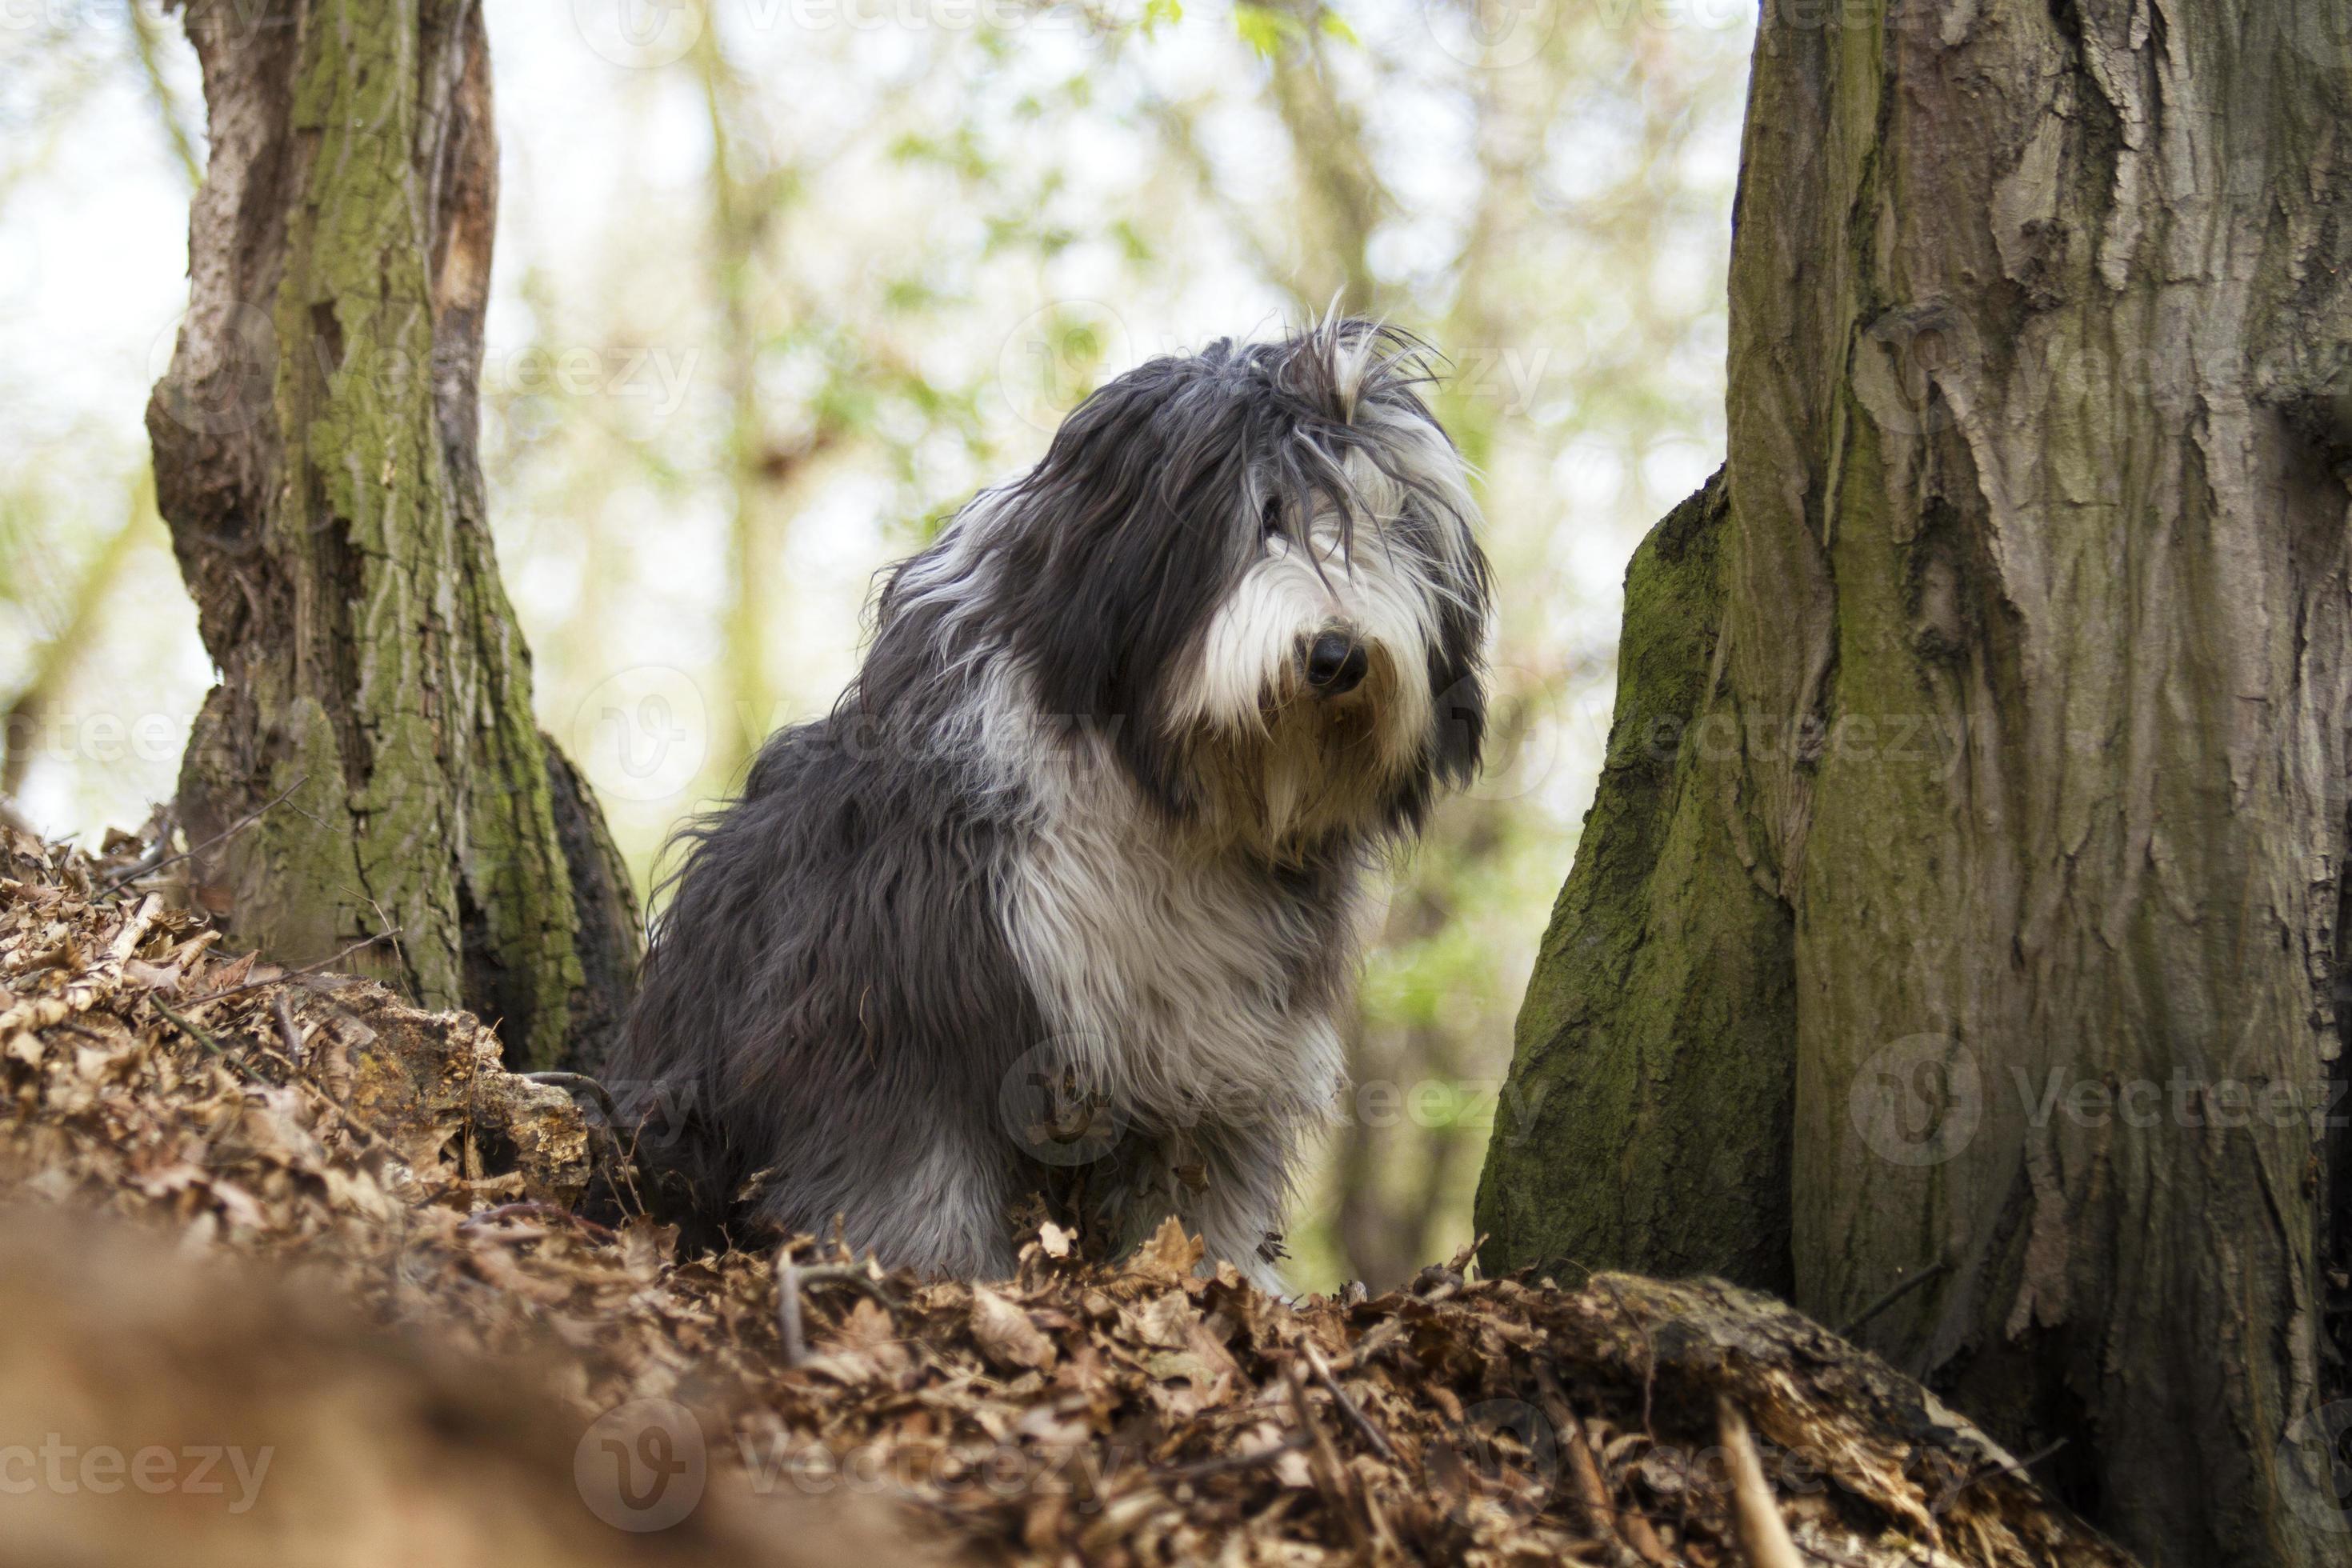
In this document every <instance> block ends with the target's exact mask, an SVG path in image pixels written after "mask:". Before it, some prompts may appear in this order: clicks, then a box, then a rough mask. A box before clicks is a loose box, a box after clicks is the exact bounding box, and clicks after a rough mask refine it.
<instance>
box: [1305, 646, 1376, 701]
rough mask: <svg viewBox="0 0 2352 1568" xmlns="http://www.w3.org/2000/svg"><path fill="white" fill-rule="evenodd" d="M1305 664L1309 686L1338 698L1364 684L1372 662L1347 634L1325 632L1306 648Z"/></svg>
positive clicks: (1325, 694) (1327, 695)
mask: <svg viewBox="0 0 2352 1568" xmlns="http://www.w3.org/2000/svg"><path fill="white" fill-rule="evenodd" d="M1306 662H1307V685H1309V686H1311V687H1313V688H1314V689H1316V690H1318V691H1319V692H1321V693H1322V694H1323V695H1324V696H1326V697H1337V696H1339V695H1340V694H1341V693H1343V692H1348V691H1353V690H1354V689H1356V688H1357V687H1358V686H1360V685H1361V684H1362V683H1363V679H1364V670H1365V668H1367V667H1368V666H1369V665H1370V663H1371V660H1370V659H1369V658H1366V657H1365V654H1364V650H1363V647H1362V646H1361V645H1360V644H1359V643H1358V642H1357V641H1356V639H1355V638H1353V637H1349V635H1348V634H1347V633H1345V632H1325V633H1324V634H1323V635H1322V636H1320V637H1317V638H1316V639H1315V641H1314V642H1313V644H1311V645H1310V646H1309V647H1307V661H1306Z"/></svg>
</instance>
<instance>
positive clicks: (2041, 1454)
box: [1927, 1437, 2066, 1514]
mask: <svg viewBox="0 0 2352 1568" xmlns="http://www.w3.org/2000/svg"><path fill="white" fill-rule="evenodd" d="M2065 1446H2066V1439H2065V1438H2063V1437H2061V1438H2059V1439H2058V1440H2057V1441H2056V1442H2053V1443H2049V1444H2046V1445H2044V1446H2043V1447H2039V1448H2036V1449H2035V1450H2034V1451H2033V1452H2032V1453H2031V1454H2028V1455H2026V1456H2025V1458H2021V1459H2015V1460H2011V1459H2006V1458H2002V1459H1995V1460H1993V1461H1992V1462H1991V1463H1990V1464H1988V1465H1985V1466H1982V1467H1980V1468H1978V1469H1975V1470H1972V1471H1970V1472H1969V1474H1968V1476H1967V1477H1966V1478H1965V1479H1962V1480H1961V1482H1960V1484H1959V1485H1958V1486H1956V1487H1954V1488H1953V1489H1951V1490H1950V1491H1948V1492H1947V1493H1946V1494H1945V1495H1944V1497H1943V1500H1941V1501H1939V1502H1937V1504H1936V1505H1935V1506H1934V1507H1932V1508H1930V1509H1929V1510H1927V1511H1928V1512H1929V1513H1933V1514H1940V1513H1942V1512H1943V1511H1944V1510H1946V1509H1948V1508H1949V1507H1951V1506H1952V1504H1954V1503H1955V1502H1958V1500H1959V1498H1960V1494H1961V1493H1962V1492H1964V1491H1967V1490H1968V1489H1969V1488H1970V1487H1973V1486H1978V1485H1980V1484H1981V1483H1983V1482H1985V1481H1989V1480H1990V1479H1992V1478H1993V1477H1995V1476H2015V1477H2016V1478H2017V1479H2019V1480H2021V1481H2026V1482H2031V1481H2032V1479H2033V1478H2032V1476H2031V1475H2029V1474H2028V1473H2027V1472H2028V1471H2030V1470H2031V1469H2032V1468H2033V1467H2034V1466H2036V1465H2038V1464H2040V1463H2041V1462H2042V1460H2044V1459H2046V1458H2049V1457H2050V1456H2051V1455H2053V1454H2054V1453H2056V1452H2057V1451H2058V1450H2059V1449H2061V1448H2063V1447H2065Z"/></svg>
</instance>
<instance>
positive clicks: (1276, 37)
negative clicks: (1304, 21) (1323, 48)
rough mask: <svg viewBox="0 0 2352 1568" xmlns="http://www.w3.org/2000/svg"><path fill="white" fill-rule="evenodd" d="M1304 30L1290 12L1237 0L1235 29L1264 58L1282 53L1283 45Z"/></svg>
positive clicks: (1235, 4) (1246, 0)
mask: <svg viewBox="0 0 2352 1568" xmlns="http://www.w3.org/2000/svg"><path fill="white" fill-rule="evenodd" d="M1305 30H1306V29H1304V28H1303V27H1301V26H1299V25H1298V18H1297V17H1296V16H1291V15H1289V14H1288V13H1287V12H1284V11H1276V10H1272V9H1269V8H1268V7H1266V6H1264V5H1251V4H1250V3H1249V0H1234V32H1236V33H1239V34H1240V35H1241V38H1242V42H1244V43H1245V44H1247V45H1248V46H1249V47H1251V48H1252V49H1254V50H1255V51H1256V52H1257V53H1258V55H1259V56H1261V57H1262V58H1265V59H1269V60H1270V59H1272V58H1275V57H1276V55H1279V54H1280V53H1282V48H1283V45H1284V44H1286V43H1287V42H1288V41H1289V40H1290V39H1292V38H1295V37H1297V36H1298V35H1299V34H1300V33H1302V32H1304V31H1305Z"/></svg>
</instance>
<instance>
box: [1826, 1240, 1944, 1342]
mask: <svg viewBox="0 0 2352 1568" xmlns="http://www.w3.org/2000/svg"><path fill="white" fill-rule="evenodd" d="M1951 1269H1952V1266H1951V1264H1950V1263H1948V1262H1946V1261H1943V1260H1941V1259H1938V1260H1937V1261H1936V1262H1934V1263H1930V1264H1929V1265H1927V1268H1922V1269H1921V1270H1919V1272H1918V1273H1916V1274H1914V1275H1913V1276H1911V1278H1910V1279H1906V1280H1903V1281H1901V1282H1900V1283H1898V1284H1896V1285H1895V1287H1894V1289H1890V1290H1888V1291H1887V1292H1886V1293H1885V1295H1883V1296H1881V1297H1880V1298H1879V1299H1878V1300H1875V1301H1873V1302H1872V1303H1871V1304H1870V1305H1869V1306H1867V1307H1864V1309H1863V1310H1861V1311H1860V1312H1858V1313H1856V1314H1855V1315H1854V1316H1853V1318H1851V1319H1849V1320H1848V1321H1847V1322H1846V1325H1845V1327H1843V1328H1842V1329H1840V1330H1839V1331H1838V1338H1840V1339H1842V1340H1850V1339H1852V1338H1853V1336H1854V1335H1856V1334H1858V1333H1860V1332H1861V1331H1863V1328H1864V1326H1865V1325H1866V1324H1868V1323H1869V1321H1871V1320H1872V1319H1873V1318H1875V1317H1876V1316H1878V1314H1879V1313H1881V1312H1884V1311H1885V1310H1886V1309H1887V1308H1889V1307H1892V1306H1893V1305H1895V1302H1897V1301H1900V1300H1903V1298H1904V1297H1906V1296H1908V1295H1909V1294H1911V1292H1912V1291H1914V1290H1916V1289H1918V1288H1919V1287H1920V1286H1922V1285H1925V1284H1926V1283H1927V1281H1928V1280H1930V1279H1940V1278H1942V1277H1943V1276H1944V1275H1946V1274H1948V1273H1950V1272H1951Z"/></svg>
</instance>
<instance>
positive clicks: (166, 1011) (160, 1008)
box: [147, 996, 250, 1076]
mask: <svg viewBox="0 0 2352 1568" xmlns="http://www.w3.org/2000/svg"><path fill="white" fill-rule="evenodd" d="M147 1000H148V1001H149V1002H151V1003H153V1004H154V1007H155V1011H157V1012H158V1013H161V1014H163V1016H164V1017H166V1018H168V1019H170V1020H171V1021H172V1025H173V1027H174V1028H176V1029H178V1030H179V1031H180V1033H182V1034H184V1035H185V1036H187V1037H188V1038H190V1039H192V1040H194V1041H195V1042H196V1044H198V1045H200V1046H202V1047H204V1048H205V1049H206V1050H208V1051H210V1052H212V1054H213V1055H215V1056H216V1057H219V1058H222V1059H223V1060H225V1061H226V1060H228V1059H230V1058H229V1054H228V1052H227V1050H226V1048H225V1047H223V1046H222V1045H221V1043H220V1042H219V1041H218V1040H216V1039H215V1038H213V1037H212V1036H211V1035H210V1034H208V1033H206V1032H205V1030H203V1029H201V1028H199V1027H197V1026H195V1025H194V1024H191V1023H190V1022H188V1021H187V1020H186V1019H185V1018H183V1017H181V1016H179V1015H178V1014H177V1013H174V1012H173V1011H172V1009H170V1008H169V1007H166V1006H165V1005H163V1003H162V1002H160V1001H157V1000H156V998H154V997H152V996H150V997H149V998H147ZM237 1065H239V1066H242V1065H243V1064H242V1063H239V1064H237ZM248 1076H250V1069H248Z"/></svg>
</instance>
